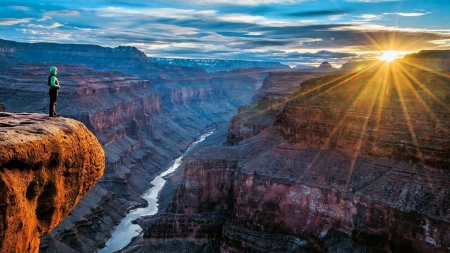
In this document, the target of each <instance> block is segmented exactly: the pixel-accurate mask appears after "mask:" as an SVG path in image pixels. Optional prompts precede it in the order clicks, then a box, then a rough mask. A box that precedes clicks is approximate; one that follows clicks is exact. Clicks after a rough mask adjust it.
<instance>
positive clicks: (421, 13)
mask: <svg viewBox="0 0 450 253" xmlns="http://www.w3.org/2000/svg"><path fill="white" fill-rule="evenodd" d="M430 13H431V12H425V13H424V12H410V13H405V12H396V13H395V14H397V15H399V16H403V17H420V16H423V15H427V14H430Z"/></svg>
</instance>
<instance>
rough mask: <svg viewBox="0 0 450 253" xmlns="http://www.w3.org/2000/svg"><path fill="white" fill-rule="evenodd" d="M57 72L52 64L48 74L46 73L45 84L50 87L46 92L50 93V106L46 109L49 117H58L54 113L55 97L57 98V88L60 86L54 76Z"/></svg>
mask: <svg viewBox="0 0 450 253" xmlns="http://www.w3.org/2000/svg"><path fill="white" fill-rule="evenodd" d="M57 73H58V69H57V68H56V67H55V66H53V67H51V68H50V75H48V79H47V85H48V86H49V87H50V89H49V91H48V93H49V94H50V106H49V109H48V114H49V115H48V116H50V117H59V115H58V114H56V99H57V98H58V90H59V88H60V86H59V82H58V78H56V74H57Z"/></svg>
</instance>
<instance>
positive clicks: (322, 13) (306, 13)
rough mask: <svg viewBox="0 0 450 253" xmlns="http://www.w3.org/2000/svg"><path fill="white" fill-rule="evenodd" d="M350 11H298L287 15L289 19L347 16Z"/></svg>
mask: <svg viewBox="0 0 450 253" xmlns="http://www.w3.org/2000/svg"><path fill="white" fill-rule="evenodd" d="M350 12H351V11H350V10H339V9H337V10H314V11H300V12H292V13H289V14H288V16H291V17H316V16H333V15H344V14H349V13H350Z"/></svg>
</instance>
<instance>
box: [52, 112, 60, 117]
mask: <svg viewBox="0 0 450 253" xmlns="http://www.w3.org/2000/svg"><path fill="white" fill-rule="evenodd" d="M53 117H61V115H59V114H56V113H55V114H53Z"/></svg>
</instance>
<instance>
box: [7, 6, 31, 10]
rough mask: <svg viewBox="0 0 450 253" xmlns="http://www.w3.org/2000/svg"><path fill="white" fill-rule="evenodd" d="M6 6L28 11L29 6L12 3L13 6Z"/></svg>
mask: <svg viewBox="0 0 450 253" xmlns="http://www.w3.org/2000/svg"><path fill="white" fill-rule="evenodd" d="M8 7H9V8H11V9H13V10H18V11H30V8H29V7H27V6H18V5H14V6H8Z"/></svg>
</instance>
